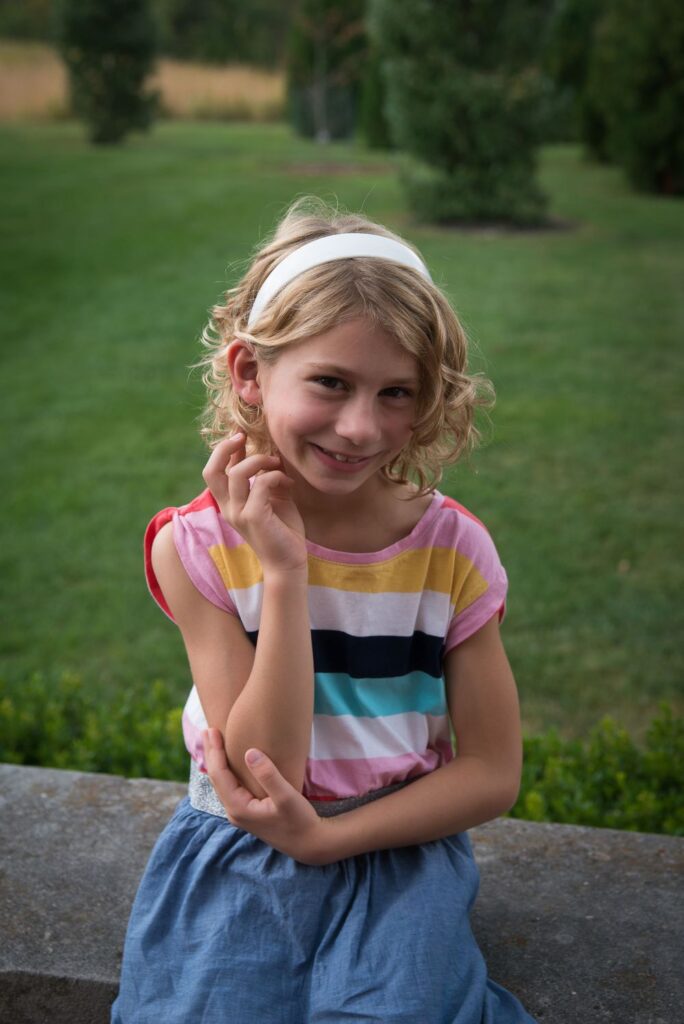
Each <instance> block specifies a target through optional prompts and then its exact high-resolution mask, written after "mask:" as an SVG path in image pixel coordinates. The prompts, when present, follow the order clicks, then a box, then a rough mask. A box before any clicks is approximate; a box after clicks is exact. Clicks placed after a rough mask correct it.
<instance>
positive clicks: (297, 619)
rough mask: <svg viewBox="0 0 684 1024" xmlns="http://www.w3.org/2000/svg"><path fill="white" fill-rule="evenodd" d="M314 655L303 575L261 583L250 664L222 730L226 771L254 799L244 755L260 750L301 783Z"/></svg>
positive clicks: (257, 792) (310, 712)
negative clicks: (256, 627)
mask: <svg viewBox="0 0 684 1024" xmlns="http://www.w3.org/2000/svg"><path fill="white" fill-rule="evenodd" d="M313 694H314V688H313V652H312V646H311V625H310V622H309V608H308V595H307V579H306V575H305V574H301V573H289V574H283V575H279V576H273V575H272V576H268V577H265V578H264V589H263V606H262V613H261V622H260V626H259V637H258V640H257V645H256V652H255V656H254V665H253V667H252V671H251V672H250V675H249V678H248V680H247V682H246V683H245V685H244V687H243V689H242V692H241V693H240V696H239V697H238V698H237V700H236V701H235V703H234V704H233V707H232V708H231V710H230V713H229V715H228V719H227V722H226V726H225V730H224V731H225V741H226V751H227V754H228V759H229V762H230V766H231V768H232V769H233V771H234V772H235V774H236V775H237V776H238V777H239V778H240V780H241V781H242V782H243V783H244V785H246V786H247V788H248V789H250V790H251V791H252V792H253V793H254V795H255V796H262V795H263V791H262V790H261V787H260V786H259V785H258V784H257V783H256V781H255V780H254V778H253V777H252V775H251V773H250V772H249V771H248V769H247V768H246V766H245V761H244V755H245V751H246V750H249V748H250V747H256V748H258V749H259V750H263V751H264V752H265V753H267V754H268V756H269V757H270V758H271V759H272V760H273V761H274V763H275V764H276V765H277V766H278V768H279V770H280V771H281V772H282V774H283V775H284V776H285V778H286V779H287V780H288V782H290V783H291V784H292V785H293V786H294V787H295V789H297V790H300V791H301V788H302V783H303V780H304V769H305V766H306V758H307V755H308V753H309V745H310V742H311V725H312V721H313Z"/></svg>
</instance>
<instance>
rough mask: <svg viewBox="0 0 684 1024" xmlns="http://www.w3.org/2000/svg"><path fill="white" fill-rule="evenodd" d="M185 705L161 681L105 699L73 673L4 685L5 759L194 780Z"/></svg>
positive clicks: (0, 737)
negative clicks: (183, 714) (190, 770)
mask: <svg viewBox="0 0 684 1024" xmlns="http://www.w3.org/2000/svg"><path fill="white" fill-rule="evenodd" d="M181 711H182V709H181V708H180V707H177V706H174V702H173V700H172V698H171V695H170V692H169V690H168V687H167V686H166V685H165V684H164V683H162V682H160V681H157V682H153V683H152V684H150V685H149V686H137V687H128V688H127V689H125V690H123V691H122V692H121V693H120V694H117V696H116V699H114V700H104V701H103V700H102V699H101V698H100V697H99V695H98V694H97V693H96V692H95V691H94V688H88V687H86V686H84V684H83V682H82V680H81V679H80V678H79V677H78V676H76V675H73V674H72V673H68V672H67V673H63V674H62V675H61V676H59V677H58V678H54V677H53V678H46V677H45V676H43V675H38V674H36V675H33V676H31V677H30V678H29V679H28V680H26V681H25V682H22V684H21V685H20V686H13V687H10V686H7V685H3V686H1V687H0V760H1V761H9V762H11V763H13V764H35V765H42V766H43V767H45V768H69V769H73V770H77V771H87V772H108V773H111V774H115V775H128V776H138V777H146V778H156V779H175V780H179V779H186V778H187V775H188V755H187V752H186V750H185V747H184V746H183V739H182V735H181Z"/></svg>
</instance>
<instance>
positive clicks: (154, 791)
mask: <svg viewBox="0 0 684 1024" xmlns="http://www.w3.org/2000/svg"><path fill="white" fill-rule="evenodd" d="M184 791H185V787H183V786H181V785H176V784H173V783H166V782H156V781H153V780H149V779H135V780H128V779H122V778H119V777H115V776H108V775H89V774H84V773H80V772H65V771H54V770H50V769H40V768H24V767H17V766H13V765H0V822H1V825H0V829H1V841H0V842H1V845H0V1024H62V1022H64V1024H66V1022H68V1024H106V1022H107V1021H108V1020H109V1006H110V1004H111V1002H112V1000H113V998H114V995H115V993H116V986H117V978H118V972H119V965H120V962H121V951H122V947H123V939H124V933H125V928H126V921H127V918H128V913H129V910H130V906H131V902H132V900H133V896H134V894H135V890H136V886H137V883H138V879H139V878H140V875H141V873H142V870H143V868H144V865H145V862H146V860H147V857H148V854H149V852H150V849H151V848H152V845H153V843H154V840H155V838H156V836H157V835H158V833H159V832H160V830H161V829H162V827H163V825H164V823H165V822H166V820H167V819H168V818H169V817H170V815H171V812H172V810H173V808H174V806H175V805H176V803H177V801H178V800H179V799H181V797H182V796H183V795H184ZM471 835H472V839H473V847H474V850H475V854H476V857H477V860H478V863H479V865H480V869H481V874H482V884H481V890H480V896H479V898H478V901H477V903H476V907H475V911H474V913H473V928H474V930H475V933H476V935H477V937H478V940H479V942H480V946H481V948H482V950H483V952H484V954H485V957H486V959H487V962H488V965H489V971H490V974H491V976H492V978H494V980H496V981H498V982H500V983H501V984H502V985H505V986H506V987H507V988H510V989H511V990H512V991H513V992H515V993H516V994H517V995H519V996H520V998H521V999H522V1000H523V1002H524V1003H525V1005H526V1006H527V1007H528V1009H529V1010H530V1012H531V1013H532V1014H533V1015H534V1016H536V1017H537V1019H538V1021H539V1022H540V1024H594V1022H597V1024H603V1022H606V1024H607V1022H611V1024H676V1022H677V1021H679V1020H682V1019H683V1018H682V1016H681V1015H682V1006H684V980H683V976H682V953H683V948H684V947H683V938H684V936H683V934H682V921H684V902H683V897H682V891H683V889H682V881H683V879H682V875H683V874H684V871H683V869H684V840H682V839H675V838H672V837H665V836H652V835H639V834H633V833H626V832H612V831H608V830H603V829H587V828H576V827H574V826H569V825H538V824H533V823H530V822H520V821H513V820H510V819H503V820H499V821H496V822H493V823H492V824H490V825H486V826H483V827H482V828H478V829H474V830H473V832H472V833H471ZM188 1024H194V1022H188ZM254 1024H267V1022H254ZM293 1024H305V1022H293ZM388 1024H391V1022H388ZM416 1024H422V1022H416Z"/></svg>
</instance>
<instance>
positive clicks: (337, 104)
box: [287, 0, 366, 142]
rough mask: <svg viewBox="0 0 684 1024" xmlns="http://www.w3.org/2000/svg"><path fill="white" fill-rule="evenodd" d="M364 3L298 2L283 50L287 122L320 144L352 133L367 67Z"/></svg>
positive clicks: (355, 0)
mask: <svg viewBox="0 0 684 1024" xmlns="http://www.w3.org/2000/svg"><path fill="white" fill-rule="evenodd" d="M364 8H365V0H300V3H299V4H298V6H297V8H296V11H295V15H294V17H293V20H292V25H291V27H290V32H289V38H288V48H287V91H288V102H289V107H290V120H291V122H292V125H293V127H294V129H295V131H296V132H298V134H300V135H303V136H305V137H309V138H315V139H316V140H317V141H319V142H328V141H330V140H331V139H344V138H349V137H350V136H352V135H353V134H354V132H355V130H356V122H357V116H358V112H357V111H358V103H359V92H360V89H361V82H362V79H363V70H364V63H365V60H364V58H365V51H366V35H365V22H364Z"/></svg>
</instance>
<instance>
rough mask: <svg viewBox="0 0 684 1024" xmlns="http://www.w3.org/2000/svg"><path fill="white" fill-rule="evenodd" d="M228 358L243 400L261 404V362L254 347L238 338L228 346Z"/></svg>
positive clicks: (236, 389) (234, 382) (235, 387)
mask: <svg viewBox="0 0 684 1024" xmlns="http://www.w3.org/2000/svg"><path fill="white" fill-rule="evenodd" d="M226 360H227V362H228V371H229V373H230V377H231V380H232V381H233V387H234V389H235V391H236V392H237V394H238V395H239V396H240V398H241V399H242V400H243V402H246V403H247V405H261V387H260V385H259V364H258V363H257V358H256V355H255V352H254V349H253V348H250V346H249V345H247V344H246V342H244V341H240V340H239V339H238V338H236V339H235V341H233V342H231V343H230V345H229V346H228V351H227V353H226Z"/></svg>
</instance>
